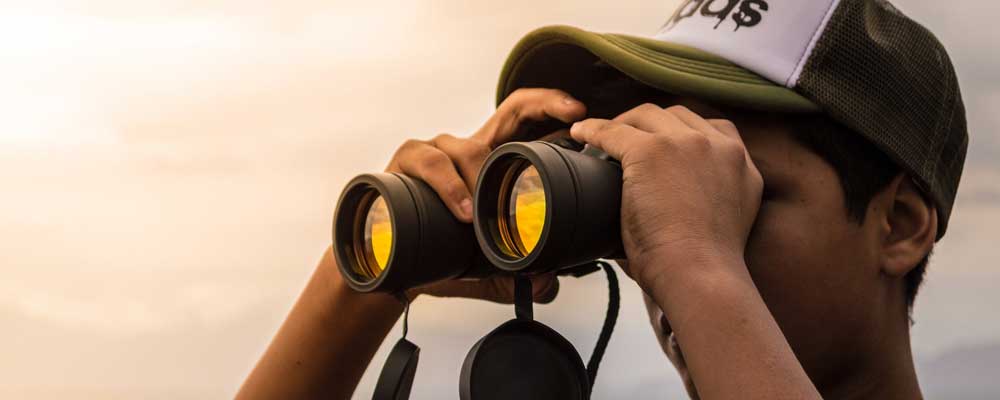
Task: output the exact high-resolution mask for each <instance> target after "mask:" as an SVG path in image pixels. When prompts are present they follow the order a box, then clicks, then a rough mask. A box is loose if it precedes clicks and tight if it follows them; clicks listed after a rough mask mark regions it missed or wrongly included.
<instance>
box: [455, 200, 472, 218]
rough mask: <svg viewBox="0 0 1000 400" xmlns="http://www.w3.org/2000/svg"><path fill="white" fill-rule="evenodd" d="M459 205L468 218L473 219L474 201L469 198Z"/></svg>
mask: <svg viewBox="0 0 1000 400" xmlns="http://www.w3.org/2000/svg"><path fill="white" fill-rule="evenodd" d="M458 205H459V206H460V207H462V212H463V213H465V215H466V216H467V217H469V218H472V199H468V198H467V199H465V200H462V202H461V203H459V204H458Z"/></svg>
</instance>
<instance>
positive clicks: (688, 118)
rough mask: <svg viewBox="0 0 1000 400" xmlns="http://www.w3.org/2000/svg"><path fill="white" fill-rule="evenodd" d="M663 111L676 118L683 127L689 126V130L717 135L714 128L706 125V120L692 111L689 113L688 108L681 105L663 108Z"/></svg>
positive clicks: (708, 124)
mask: <svg viewBox="0 0 1000 400" xmlns="http://www.w3.org/2000/svg"><path fill="white" fill-rule="evenodd" d="M663 111H665V112H667V113H669V114H671V115H674V116H676V117H677V119H678V120H680V121H681V122H683V123H684V124H685V125H687V126H690V127H691V129H694V130H696V131H699V132H704V133H718V132H716V129H715V127H714V126H712V124H710V123H708V120H706V119H705V118H702V116H700V115H698V114H696V113H695V112H694V111H691V109H690V108H687V107H684V106H682V105H674V106H670V107H667V108H664V109H663Z"/></svg>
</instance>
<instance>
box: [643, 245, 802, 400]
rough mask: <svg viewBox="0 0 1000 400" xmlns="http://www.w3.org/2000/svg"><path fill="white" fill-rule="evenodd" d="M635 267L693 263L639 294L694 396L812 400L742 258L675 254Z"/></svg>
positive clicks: (706, 397)
mask: <svg viewBox="0 0 1000 400" xmlns="http://www.w3.org/2000/svg"><path fill="white" fill-rule="evenodd" d="M643 262H653V263H662V264H663V265H661V266H659V268H666V269H670V268H672V266H671V265H667V264H673V265H685V266H694V265H697V267H693V268H682V269H675V270H676V271H675V272H676V273H670V272H667V273H664V274H662V275H659V276H658V277H657V278H656V279H655V280H653V282H650V283H649V285H648V289H647V290H648V291H649V292H650V293H649V295H650V296H651V297H652V298H653V299H654V301H656V303H657V305H659V306H660V308H661V309H662V310H663V312H664V314H665V315H666V316H667V318H668V319H669V321H670V325H671V327H672V328H673V331H674V334H675V338H676V340H677V342H678V344H679V345H680V347H681V351H682V352H683V354H684V359H685V361H686V363H687V366H688V369H689V371H690V373H691V377H692V379H693V381H694V384H695V386H696V387H697V390H698V393H699V395H700V396H701V398H703V399H732V398H743V399H765V398H766V399H810V398H814V399H819V398H820V394H819V392H818V391H817V390H816V388H815V386H814V385H813V384H812V382H811V381H810V380H809V377H808V376H807V375H806V373H805V370H804V369H803V368H802V366H801V364H799V362H798V360H797V359H796V357H795V354H794V353H793V352H792V349H791V347H790V346H789V345H788V342H787V340H786V339H785V337H784V336H783V335H782V333H781V330H780V328H779V327H778V324H777V322H775V320H774V317H773V316H772V315H771V313H770V312H769V311H768V309H767V306H766V305H765V304H764V301H763V299H762V298H761V297H760V294H759V292H758V291H757V289H756V287H755V286H754V284H753V281H752V280H751V279H750V274H749V273H748V272H747V270H746V266H745V264H744V262H743V260H742V259H740V258H738V257H729V258H728V259H727V258H725V257H713V256H698V257H684V256H680V255H676V254H675V255H671V256H670V257H651V258H649V259H647V260H646V261H643ZM647 267H648V266H647Z"/></svg>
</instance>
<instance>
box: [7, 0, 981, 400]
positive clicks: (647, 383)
mask: <svg viewBox="0 0 1000 400" xmlns="http://www.w3.org/2000/svg"><path fill="white" fill-rule="evenodd" d="M21 3H23V4H21V5H8V4H4V5H0V188H2V189H0V190H2V192H0V274H2V278H0V327H2V328H3V329H0V355H2V356H0V397H2V398H42V399H44V398H52V399H55V398H66V397H70V398H102V399H104V398H153V399H156V398H162V399H167V398H169V399H179V398H225V397H230V396H232V395H233V393H234V392H235V390H236V388H237V387H238V385H239V384H240V382H241V381H242V380H243V378H244V377H245V376H246V374H247V373H248V372H249V370H250V369H251V368H252V366H253V363H254V362H255V361H256V359H257V358H258V357H259V356H260V354H261V352H262V351H263V349H264V347H265V346H266V344H267V343H268V341H269V340H270V338H271V336H272V335H273V334H274V333H275V331H276V330H277V328H278V324H279V323H280V322H281V320H282V319H283V317H284V315H285V313H286V312H287V311H288V309H289V307H290V305H291V304H292V302H293V301H294V299H295V297H296V296H297V294H298V292H299V291H300V290H301V288H302V286H303V285H304V284H305V281H306V279H307V277H308V276H309V274H310V273H311V271H312V269H313V268H314V266H315V263H316V261H317V260H318V259H319V257H320V255H321V252H322V251H323V249H324V248H325V246H327V244H328V242H329V240H330V233H329V228H330V224H331V212H332V209H333V206H334V202H335V200H336V196H337V195H338V194H339V192H340V189H341V188H342V186H343V185H344V184H345V183H346V181H347V180H348V179H349V178H350V177H352V176H353V175H355V174H358V173H361V172H366V171H376V170H380V169H381V168H383V167H384V166H385V164H386V162H387V160H388V159H389V157H390V155H391V154H392V152H393V151H394V149H395V147H396V146H398V145H399V144H400V143H402V142H403V141H404V140H405V139H407V138H411V137H416V138H429V137H431V136H433V135H435V134H437V133H441V132H449V133H453V134H456V135H467V134H469V133H470V132H472V131H473V130H475V129H476V128H477V127H478V126H479V125H480V124H481V123H482V122H483V121H485V119H486V118H487V117H488V116H489V115H490V114H491V111H492V105H493V104H492V100H493V98H494V90H495V84H496V79H497V75H498V73H499V70H500V67H501V65H502V62H503V60H504V59H505V57H506V54H507V52H508V51H509V50H510V48H511V47H512V46H513V45H514V43H515V42H516V41H517V39H518V38H520V37H521V36H522V35H523V34H524V33H526V32H528V31H529V30H531V29H533V28H536V27H539V26H542V25H547V24H554V23H566V24H573V25H577V26H581V27H585V28H589V29H592V30H598V31H614V32H624V33H632V34H640V35H652V34H653V33H654V32H655V31H656V29H657V28H658V27H659V26H660V25H661V24H662V23H663V21H665V19H666V18H667V17H668V16H669V15H670V13H671V12H672V10H673V7H674V6H675V5H676V4H677V2H676V1H639V0H636V1H621V0H618V1H606V0H605V1H597V0H585V1H584V0H563V1H552V2H539V1H537V0H532V1H529V0H508V1H502V2H500V1H494V2H470V1H467V0H409V1H393V2H389V1H365V2H353V1H352V2H347V1H337V0H334V1H309V0H291V1H282V2H263V1H244V0H241V1H236V0H223V1H190V0H178V1H120V0H90V1H65V2H53V1H33V2H30V5H28V4H29V3H28V2H21ZM894 3H895V4H897V5H898V6H899V7H900V8H901V9H902V10H903V11H904V12H907V13H908V14H910V15H911V16H913V17H914V18H915V19H917V20H918V21H921V22H922V23H924V24H925V25H926V26H928V27H929V28H931V30H933V31H934V32H935V33H936V34H937V35H938V37H939V38H940V39H941V40H942V41H943V42H944V43H945V45H946V46H947V47H948V48H949V49H950V52H951V56H952V58H953V60H954V62H955V64H956V66H957V70H958V73H959V77H960V80H961V84H962V90H963V93H964V97H965V101H966V106H967V109H968V116H969V122H970V131H971V135H972V141H971V146H970V152H969V162H968V163H967V164H966V174H965V177H964V178H963V181H962V186H961V189H960V193H959V196H958V203H957V206H956V211H955V213H954V215H953V218H952V222H951V226H950V228H949V232H948V235H947V236H946V237H945V239H944V240H943V241H942V242H941V243H939V246H938V248H937V250H936V253H935V256H934V258H933V259H932V262H931V266H930V270H929V271H930V272H929V276H928V281H927V284H926V286H925V287H924V289H923V290H922V293H921V294H920V296H919V298H918V300H917V305H916V312H915V319H916V321H917V324H916V326H915V327H914V331H913V347H914V349H915V352H916V357H917V361H918V365H919V372H920V374H921V379H922V384H923V386H924V388H925V390H927V392H928V393H929V394H931V395H935V394H937V395H938V396H942V397H947V398H962V397H964V398H996V397H998V396H1000V386H998V385H1000V384H998V383H997V382H995V377H996V376H995V375H996V371H1000V318H998V311H997V308H998V306H1000V290H997V289H998V283H997V282H998V281H1000V268H998V266H997V257H996V255H995V251H996V248H997V245H998V243H1000V241H998V239H997V238H998V237H1000V136H998V134H997V129H998V128H1000V113H998V112H997V110H998V109H1000V81H998V80H997V73H996V71H1000V55H998V54H1000V53H998V51H997V50H998V48H997V43H1000V35H998V29H997V28H996V26H995V22H994V20H993V16H994V15H997V13H1000V3H997V2H992V1H985V0H982V1H978V0H977V1H961V2H940V1H930V0H905V1H904V0H898V1H895V2H894ZM604 287H605V282H604V280H603V277H601V276H600V275H599V274H596V275H594V276H591V277H587V278H584V279H581V280H576V281H574V280H565V281H563V286H562V289H563V290H562V293H561V295H560V298H559V299H558V300H557V301H556V302H555V303H554V304H552V305H548V306H542V307H539V311H538V314H539V316H538V318H539V319H540V320H542V321H543V322H545V323H547V324H549V325H551V326H553V327H554V328H556V329H557V330H559V331H560V332H562V333H563V334H564V335H565V336H567V337H568V338H569V339H570V341H572V342H573V343H574V344H575V345H576V346H577V348H578V349H579V351H580V353H581V354H582V355H583V357H584V358H586V357H588V356H589V354H590V351H591V348H592V346H593V342H594V340H595V339H596V336H597V333H598V331H599V328H600V323H601V319H602V316H603V313H604V309H605V302H606V300H605V299H606V291H605V289H604ZM623 297H624V299H623V312H622V316H621V318H620V320H619V323H618V329H617V330H616V332H615V336H614V337H613V338H612V341H611V345H610V348H609V349H608V353H607V356H606V357H605V361H604V363H603V364H602V368H601V374H600V376H599V378H598V383H597V387H596V394H595V396H596V397H597V398H612V397H614V398H665V397H670V398H678V397H679V396H680V394H681V393H682V392H681V387H680V384H679V381H678V380H677V378H676V377H675V373H674V372H673V371H672V370H671V369H670V368H669V364H668V362H667V360H666V358H664V357H662V356H661V355H660V353H659V348H658V347H657V345H656V343H655V340H654V338H653V335H652V333H651V331H650V329H649V327H648V324H647V322H646V316H645V313H644V311H643V309H642V306H641V299H640V297H639V292H638V290H637V289H636V287H635V286H634V284H632V283H631V282H630V281H625V282H623ZM512 313H513V311H512V308H511V307H505V306H498V305H493V304H488V303H479V302H474V301H463V300H448V301H444V300H438V299H425V300H420V302H418V303H417V304H416V305H415V306H414V308H413V313H412V315H411V334H412V340H413V341H414V342H416V343H418V344H420V345H421V346H422V348H423V351H422V360H421V365H420V368H419V372H418V374H417V380H416V383H415V385H414V394H413V398H415V399H422V398H457V397H458V392H457V390H458V373H459V368H460V366H461V362H462V359H463V358H464V356H465V354H466V352H467V351H468V349H469V347H471V345H472V344H473V343H474V342H475V341H476V340H477V339H478V338H479V337H481V336H482V335H483V334H485V333H486V332H488V331H490V330H491V329H493V327H495V326H496V325H498V324H499V323H501V322H503V321H504V320H506V319H508V318H510V317H512ZM396 338H398V333H397V332H394V333H393V334H391V335H390V337H389V338H388V339H387V341H386V342H387V345H391V344H392V342H394V341H395V340H396ZM383 347H387V346H383ZM385 351H386V349H385V348H383V349H382V350H381V351H380V353H379V354H378V355H376V358H375V360H374V362H373V365H372V367H371V368H369V372H368V373H367V374H366V375H365V378H364V380H363V382H362V384H361V386H360V387H359V389H358V392H357V396H356V397H357V398H369V397H370V396H371V390H372V385H373V384H374V378H375V377H376V376H377V372H378V369H379V368H380V367H381V363H382V360H384V357H385V354H386V353H385ZM990 371H992V372H990ZM977 396H978V397H977Z"/></svg>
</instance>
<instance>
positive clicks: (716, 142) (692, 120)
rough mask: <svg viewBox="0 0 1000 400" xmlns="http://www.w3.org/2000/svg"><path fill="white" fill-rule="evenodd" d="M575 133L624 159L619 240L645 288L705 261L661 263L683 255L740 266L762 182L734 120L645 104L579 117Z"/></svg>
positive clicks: (572, 132) (650, 288)
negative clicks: (604, 116) (604, 115)
mask: <svg viewBox="0 0 1000 400" xmlns="http://www.w3.org/2000/svg"><path fill="white" fill-rule="evenodd" d="M570 133H571V134H572V136H573V138H574V139H576V140H578V141H580V142H584V143H587V144H590V145H593V146H596V147H598V148H600V149H602V150H604V151H605V152H607V153H608V154H609V155H611V156H612V157H614V158H616V159H618V160H619V161H621V164H622V168H623V181H624V183H623V188H622V215H621V221H622V241H623V244H624V246H625V252H626V254H627V255H628V258H629V260H630V262H629V263H628V265H629V268H628V271H627V272H628V273H629V275H630V276H631V277H632V278H633V279H635V280H636V281H637V282H638V283H639V285H640V287H642V288H643V289H645V290H646V291H647V292H648V291H650V290H652V288H653V287H654V286H656V285H657V284H658V282H660V281H662V280H664V279H671V277H673V276H676V274H685V273H690V272H691V271H685V270H686V269H691V268H703V267H704V266H703V265H693V264H686V265H667V264H665V263H663V261H664V260H671V259H681V257H679V256H681V255H684V256H685V257H683V259H685V260H705V259H706V258H709V257H711V258H722V259H725V260H740V262H739V263H726V264H709V265H742V260H743V250H744V247H745V246H746V242H747V237H748V235H749V233H750V228H751V227H752V226H753V222H754V219H755V218H756V215H757V210H758V208H759V207H760V195H761V189H762V185H763V181H762V179H761V176H760V173H759V172H758V171H757V168H756V167H755V166H754V164H753V162H752V161H751V160H750V156H749V154H748V153H747V151H746V148H745V147H744V145H743V141H742V140H741V138H740V135H739V133H738V132H737V130H736V127H735V126H734V125H733V124H732V123H731V122H729V121H726V120H718V119H712V120H706V119H704V118H702V117H701V116H699V115H697V114H695V113H694V112H692V111H691V110H689V109H687V108H686V107H683V106H673V107H669V108H666V109H664V108H661V107H659V106H657V105H655V104H648V103H647V104H643V105H640V106H638V107H636V108H633V109H631V110H629V111H627V112H625V113H623V114H621V115H619V116H618V117H616V118H615V119H613V120H604V119H595V118H592V119H587V120H585V121H581V122H578V123H576V124H574V125H573V127H572V129H571V130H570ZM654 260H655V261H654ZM733 272H740V271H733ZM742 273H744V274H745V273H746V271H745V268H744V271H742Z"/></svg>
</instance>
